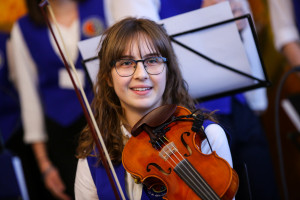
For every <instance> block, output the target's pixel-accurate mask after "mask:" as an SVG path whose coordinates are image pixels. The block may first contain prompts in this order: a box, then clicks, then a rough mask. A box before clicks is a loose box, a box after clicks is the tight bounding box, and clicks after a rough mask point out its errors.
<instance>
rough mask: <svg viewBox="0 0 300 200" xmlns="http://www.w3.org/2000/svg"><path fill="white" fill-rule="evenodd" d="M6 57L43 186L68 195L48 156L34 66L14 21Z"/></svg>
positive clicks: (28, 141)
mask: <svg viewBox="0 0 300 200" xmlns="http://www.w3.org/2000/svg"><path fill="white" fill-rule="evenodd" d="M10 45H11V46H10V51H9V52H8V53H9V59H10V60H11V61H10V63H11V65H10V67H12V71H13V73H14V74H13V80H14V83H15V85H16V88H17V90H18V93H19V97H20V103H21V113H22V123H23V127H24V141H25V143H27V144H31V146H32V149H33V152H34V154H35V157H36V160H37V163H38V166H39V169H40V172H41V173H42V174H43V178H44V182H45V185H46V187H47V188H48V189H49V190H50V191H51V192H52V193H53V194H54V195H55V196H57V197H58V198H60V199H69V197H68V196H67V195H65V194H64V192H63V191H64V187H65V186H64V184H63V182H62V181H61V179H60V176H59V173H58V170H57V169H56V168H55V167H54V166H53V165H52V163H51V161H50V159H49V158H48V154H47V150H46V144H45V142H46V141H47V134H46V132H45V125H44V117H43V116H44V114H43V109H42V106H41V102H40V98H39V94H38V90H37V81H38V80H37V69H36V66H35V64H34V62H33V60H32V58H31V56H30V54H29V51H28V48H27V46H26V44H25V41H24V39H23V37H22V33H21V30H20V27H19V25H18V24H17V23H16V24H15V25H14V27H13V29H12V32H11V41H10Z"/></svg>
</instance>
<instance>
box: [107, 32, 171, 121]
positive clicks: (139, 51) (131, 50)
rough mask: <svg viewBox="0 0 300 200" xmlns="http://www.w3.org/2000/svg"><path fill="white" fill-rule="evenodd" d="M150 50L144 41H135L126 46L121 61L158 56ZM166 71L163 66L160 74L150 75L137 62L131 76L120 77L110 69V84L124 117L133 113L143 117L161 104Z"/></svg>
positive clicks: (147, 43)
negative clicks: (124, 114) (123, 110)
mask: <svg viewBox="0 0 300 200" xmlns="http://www.w3.org/2000/svg"><path fill="white" fill-rule="evenodd" d="M142 38H143V37H142ZM150 49H151V48H149V42H148V41H146V40H145V39H139V40H135V41H133V42H132V43H131V45H127V48H126V50H125V52H124V54H123V56H122V59H124V58H125V59H127V58H128V59H133V60H141V59H146V58H149V57H153V56H160V55H158V54H157V53H156V52H153V51H151V50H150ZM163 65H165V64H163ZM166 71H167V69H166V66H165V68H164V70H163V72H162V73H160V74H158V75H150V74H148V73H147V71H146V70H145V68H144V65H143V63H142V62H138V63H137V66H136V70H135V72H134V74H133V75H132V76H129V77H121V76H119V75H118V73H117V72H116V70H115V68H114V67H113V68H112V70H111V74H112V82H113V83H112V84H113V87H114V90H115V92H116V94H117V96H118V97H119V99H120V102H121V106H122V108H123V109H125V113H126V115H128V114H133V112H134V113H135V114H139V115H142V116H143V115H145V114H146V113H148V112H149V111H151V110H153V109H154V108H156V107H158V106H160V105H161V104H162V96H163V94H164V91H165V86H166V79H167V78H166Z"/></svg>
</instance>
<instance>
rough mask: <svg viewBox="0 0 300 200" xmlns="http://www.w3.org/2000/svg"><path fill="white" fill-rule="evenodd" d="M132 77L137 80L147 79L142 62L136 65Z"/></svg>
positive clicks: (147, 75)
mask: <svg viewBox="0 0 300 200" xmlns="http://www.w3.org/2000/svg"><path fill="white" fill-rule="evenodd" d="M133 76H134V78H137V79H147V78H148V77H149V74H148V72H147V71H146V69H145V66H144V64H143V63H142V62H138V63H137V65H136V69H135V72H134V74H133Z"/></svg>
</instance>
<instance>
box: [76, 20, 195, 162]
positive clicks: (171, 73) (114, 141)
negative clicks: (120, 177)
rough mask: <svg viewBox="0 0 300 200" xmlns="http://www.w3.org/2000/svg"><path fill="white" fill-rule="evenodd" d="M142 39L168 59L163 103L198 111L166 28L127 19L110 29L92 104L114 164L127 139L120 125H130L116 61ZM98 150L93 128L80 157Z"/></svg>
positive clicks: (85, 134) (87, 131) (81, 146)
mask: <svg viewBox="0 0 300 200" xmlns="http://www.w3.org/2000/svg"><path fill="white" fill-rule="evenodd" d="M139 36H142V37H144V38H146V39H147V40H148V43H149V44H150V45H151V47H150V48H151V49H152V51H155V52H156V53H158V54H159V55H161V56H163V57H165V58H167V60H168V62H167V83H166V88H165V92H164V94H163V104H176V105H181V106H184V107H186V108H188V109H194V108H195V107H194V106H195V102H194V101H193V99H192V98H191V97H190V95H189V94H188V89H187V84H186V82H185V81H184V79H183V78H182V74H181V71H180V69H179V65H178V62H177V58H176V56H175V53H174V50H173V48H172V45H171V42H170V40H169V37H168V35H167V33H166V31H165V29H164V28H163V27H162V26H161V25H158V24H157V23H155V22H153V21H151V20H148V19H137V18H126V19H123V20H122V21H120V22H118V23H116V24H115V25H113V26H112V27H110V28H109V29H108V30H106V32H105V33H104V35H103V38H102V40H101V41H102V42H101V49H100V51H99V54H98V56H99V59H100V70H99V72H98V75H97V80H96V84H95V86H94V92H95V97H94V99H93V102H92V107H93V110H94V114H95V118H96V121H97V124H98V126H99V129H100V132H101V134H102V136H103V139H104V141H105V144H106V147H107V149H108V152H109V155H110V157H111V160H112V161H113V163H114V164H117V163H120V162H121V155H122V150H123V136H122V132H121V127H120V124H121V123H122V124H124V125H127V124H126V119H125V118H124V115H123V110H122V108H121V104H120V101H119V98H118V96H117V95H116V93H115V91H114V88H113V87H111V86H110V85H111V84H109V83H111V82H112V78H111V70H112V67H113V66H112V64H111V63H112V62H113V61H114V60H117V59H119V58H121V56H122V55H123V54H124V52H125V50H126V48H127V47H128V45H130V44H132V43H133V41H134V40H135V39H136V38H140V37H139ZM93 148H94V142H93V138H92V136H91V133H90V129H89V127H86V128H85V129H84V131H83V132H82V134H81V137H80V141H79V147H78V149H77V152H78V157H79V158H84V157H86V156H88V155H89V154H90V153H91V152H92V150H93Z"/></svg>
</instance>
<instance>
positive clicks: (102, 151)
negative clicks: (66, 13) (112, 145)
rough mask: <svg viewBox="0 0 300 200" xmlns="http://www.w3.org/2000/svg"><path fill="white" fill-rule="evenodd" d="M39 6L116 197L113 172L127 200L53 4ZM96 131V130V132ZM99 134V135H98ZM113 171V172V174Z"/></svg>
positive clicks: (45, 1)
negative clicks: (55, 31)
mask: <svg viewBox="0 0 300 200" xmlns="http://www.w3.org/2000/svg"><path fill="white" fill-rule="evenodd" d="M39 7H40V9H41V11H42V14H43V17H44V18H45V21H46V24H47V26H48V28H49V30H50V32H51V34H52V36H53V38H54V41H55V43H56V46H57V47H58V50H59V53H60V55H61V57H62V59H63V62H64V65H65V67H66V70H67V72H68V74H69V76H70V79H71V82H72V84H73V87H74V89H75V92H76V95H77V97H78V100H79V102H80V105H81V107H82V109H83V112H84V115H85V118H86V120H87V123H88V125H89V127H90V130H91V132H92V136H93V139H94V141H95V143H96V147H97V149H98V151H99V155H100V158H101V160H102V163H103V166H104V168H105V171H106V173H107V175H108V178H109V181H110V184H111V186H112V189H113V191H114V194H115V197H116V199H118V200H119V199H120V197H119V195H118V191H117V188H116V185H115V183H114V180H113V177H112V174H113V176H114V179H115V182H116V184H117V186H118V189H119V192H120V195H121V197H122V199H123V200H125V196H124V193H123V191H122V188H121V185H120V182H119V180H118V177H117V175H116V172H115V170H114V167H113V164H112V162H111V160H110V157H109V154H108V151H107V148H106V146H105V143H104V141H103V138H102V135H101V134H100V130H99V128H98V126H97V123H96V120H95V118H94V115H93V112H92V109H91V107H90V104H89V102H88V100H87V97H86V94H85V92H84V90H83V87H82V84H81V82H80V80H79V77H78V74H77V71H76V68H75V66H74V63H73V61H72V59H71V58H70V56H69V54H68V51H67V48H66V45H65V43H64V40H63V37H62V35H61V32H60V30H59V28H58V24H57V22H56V18H55V16H54V13H53V10H52V8H51V6H50V3H49V2H48V0H44V1H42V2H41V3H40V4H39ZM45 7H47V9H48V11H49V14H50V16H51V18H52V20H53V23H54V25H55V27H56V29H57V31H58V33H59V37H60V39H61V41H62V44H63V47H64V50H65V52H66V57H67V58H68V61H69V64H70V66H71V68H72V70H73V72H74V75H75V78H76V84H75V81H74V78H73V75H72V73H71V71H70V69H69V68H70V67H69V65H68V63H67V61H66V58H65V56H64V54H63V53H62V50H61V48H60V46H59V44H58V42H57V39H56V37H55V34H54V32H53V29H52V27H51V24H50V22H49V19H48V15H47V14H46V13H45V11H44V8H45ZM78 87H79V89H80V92H79V90H78ZM80 94H81V95H82V96H81V95H80ZM82 98H83V100H84V102H83V100H82ZM95 131H96V132H95ZM97 136H98V137H97ZM99 141H100V142H101V146H102V148H101V146H100V143H99ZM107 163H108V164H109V166H108V164H107ZM109 168H110V169H111V171H110V170H109ZM111 173H112V174H111Z"/></svg>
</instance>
